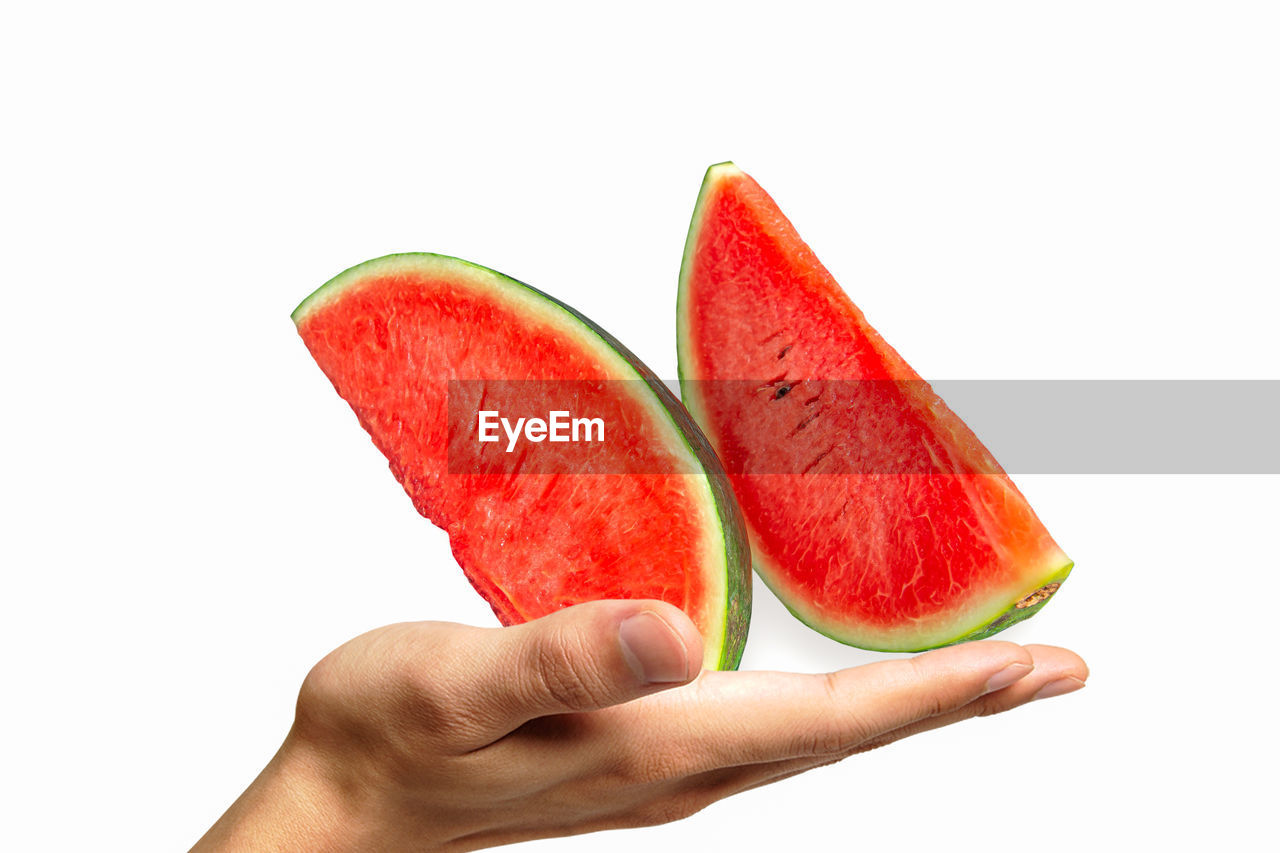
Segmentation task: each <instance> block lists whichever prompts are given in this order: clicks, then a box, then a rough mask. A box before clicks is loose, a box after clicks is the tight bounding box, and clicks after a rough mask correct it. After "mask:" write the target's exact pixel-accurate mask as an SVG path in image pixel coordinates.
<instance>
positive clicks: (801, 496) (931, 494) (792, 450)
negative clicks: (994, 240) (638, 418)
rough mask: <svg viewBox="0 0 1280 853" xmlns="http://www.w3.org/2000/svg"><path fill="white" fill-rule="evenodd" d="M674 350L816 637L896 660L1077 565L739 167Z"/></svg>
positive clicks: (988, 623)
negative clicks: (893, 654)
mask: <svg viewBox="0 0 1280 853" xmlns="http://www.w3.org/2000/svg"><path fill="white" fill-rule="evenodd" d="M678 344H679V355H680V375H681V383H682V397H683V399H684V401H685V404H686V405H687V406H688V407H689V410H690V411H691V412H692V413H693V415H694V417H695V419H696V420H697V421H698V422H699V423H700V424H701V425H702V427H703V429H704V431H705V432H706V434H707V436H708V437H709V438H710V440H711V443H712V445H713V446H714V447H715V449H716V451H717V452H718V453H719V454H720V457H721V459H722V460H723V462H724V464H725V467H726V469H727V470H728V472H729V476H730V480H731V482H732V484H733V488H734V492H735V494H736V495H737V498H738V501H739V503H740V505H741V507H742V511H743V514H744V516H745V518H746V520H747V528H748V531H749V535H750V539H751V544H752V551H753V559H754V562H755V566H756V570H757V571H758V572H759V574H760V575H761V577H762V578H763V579H764V580H765V582H766V583H767V584H768V585H769V587H770V588H771V589H772V590H773V591H774V593H775V594H776V595H777V596H778V597H779V598H780V599H781V600H782V601H783V603H784V604H786V605H787V607H788V608H789V609H790V610H791V611H792V612H793V613H794V614H795V615H796V616H798V617H799V618H800V619H802V620H803V621H804V622H806V623H807V624H809V625H810V626H812V627H814V628H816V629H817V630H819V631H821V632H822V633H824V634H827V635H828V636H831V637H833V638H835V639H837V640H840V641H842V642H845V643H849V644H851V645H856V646H860V647H863V648H869V649H879V650H885V651H913V650H919V649H926V648H933V647H936V646H940V645H946V644H948V643H953V642H958V641H961V640H966V639H974V638H978V637H985V636H990V635H991V634H994V633H996V632H997V631H1000V630H1003V629H1004V628H1006V627H1008V626H1009V625H1012V624H1014V623H1015V622H1018V621H1021V620H1022V619H1025V618H1027V617H1028V616H1030V615H1032V614H1033V613H1035V612H1036V611H1037V610H1038V609H1039V608H1040V607H1042V606H1043V605H1044V603H1045V602H1046V601H1047V600H1048V598H1049V597H1050V596H1051V595H1052V594H1053V593H1054V592H1056V590H1057V589H1058V586H1059V585H1060V584H1061V582H1062V581H1063V579H1065V577H1066V576H1067V574H1068V572H1069V571H1070V569H1071V565H1072V564H1071V561H1070V560H1069V559H1068V558H1067V556H1066V555H1065V554H1064V553H1063V552H1062V550H1061V549H1059V548H1058V546H1057V545H1056V544H1055V543H1054V541H1053V539H1052V538H1051V537H1050V536H1049V534H1048V532H1047V531H1046V530H1045V528H1044V525H1043V524H1041V522H1040V520H1039V519H1038V518H1037V517H1036V515H1035V513H1034V512H1033V511H1032V509H1031V507H1030V506H1029V505H1028V503H1027V501H1026V499H1025V498H1024V497H1023V496H1022V494H1021V493H1020V492H1019V491H1018V489H1017V487H1016V486H1014V484H1013V482H1012V480H1010V478H1009V477H1008V476H1007V475H1006V474H1005V472H1004V471H1003V470H1002V469H1001V468H1000V466H999V464H998V463H997V462H996V461H995V459H994V458H993V457H992V456H991V454H990V453H989V452H988V451H987V450H986V448H985V447H983V445H982V443H981V442H980V441H979V440H978V439H977V438H976V437H975V436H974V434H973V433H972V432H971V431H970V430H969V428H968V427H967V426H966V425H965V424H964V422H963V421H962V420H961V419H960V418H959V417H958V416H956V415H955V414H954V413H953V412H952V411H951V410H950V409H949V408H948V407H947V406H946V404H945V403H944V402H943V401H942V400H941V399H940V398H939V397H938V396H937V395H936V394H934V393H933V391H932V389H931V388H930V386H929V385H928V383H926V382H924V381H923V380H922V379H921V378H920V376H919V375H918V374H917V373H916V372H915V371H914V370H912V369H911V367H910V366H909V365H908V364H907V363H906V361H905V360H903V358H902V357H901V356H900V355H898V353H897V352H895V351H894V350H893V348H892V347H890V346H889V345H888V344H887V343H886V342H885V341H884V339H883V338H881V337H880V335H879V334H877V333H876V331H875V329H873V328H872V327H871V326H870V324H868V323H867V321H866V318H865V317H864V316H863V315H862V312H861V311H859V310H858V308H857V307H856V306H855V305H854V304H853V302H852V301H851V300H850V299H849V297H848V296H847V295H846V294H845V293H844V291H843V290H841V288H840V286H839V285H838V284H837V283H836V281H835V280H834V279H833V278H832V276H831V274H830V273H829V272H827V270H826V269H825V268H824V267H823V266H822V264H821V263H819V261H818V259H817V258H816V257H815V256H814V254H813V252H812V251H811V250H810V249H809V247H808V246H807V245H805V243H804V242H803V241H802V240H801V239H800V236H799V235H798V234H797V233H796V230H795V228H794V227H793V226H792V224H791V223H790V222H789V221H788V220H787V218H786V217H785V216H784V215H783V214H782V212H781V210H779V208H778V206H777V205H776V204H775V203H774V201H773V199H771V198H770V197H769V196H768V194H766V193H765V191H764V190H763V189H762V188H761V187H760V186H759V184H757V183H756V182H755V181H754V180H752V179H751V178H750V177H749V176H748V175H746V174H745V173H743V172H742V171H741V170H739V169H738V168H737V167H735V166H734V165H733V164H731V163H723V164H719V165H716V166H712V167H711V169H709V170H708V172H707V176H706V179H705V181H704V182H703V186H702V192H701V194H700V196H699V199H698V203H697V207H696V209H695V212H694V218H693V223H692V226H691V228H690V232H689V238H688V242H687V244H686V247H685V257H684V263H683V265H682V268H681V279H680V297H679V309H678Z"/></svg>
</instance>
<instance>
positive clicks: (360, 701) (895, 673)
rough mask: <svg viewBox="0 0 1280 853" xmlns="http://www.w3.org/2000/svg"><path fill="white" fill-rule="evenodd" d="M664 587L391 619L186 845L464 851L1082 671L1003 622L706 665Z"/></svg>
mask: <svg viewBox="0 0 1280 853" xmlns="http://www.w3.org/2000/svg"><path fill="white" fill-rule="evenodd" d="M701 660H702V639H701V637H700V636H699V634H698V632H697V629H696V628H695V627H694V626H693V624H692V623H691V622H690V621H689V619H688V618H687V617H686V616H685V615H684V614H683V613H682V612H681V611H680V610H678V609H677V608H674V607H672V606H670V605H667V604H663V603H662V602H655V601H600V602H593V603H590V604H583V605H579V606H577V607H571V608H568V609H566V610H563V611H560V612H558V613H556V614H554V615H551V616H548V617H545V618H543V619H539V620H536V621H533V622H529V623H527V624H524V625H518V626H513V627H509V628H474V627H470V626H466V625H456V624H450V623H441V622H418V623H406V624H400V625H391V626H388V627H385V628H380V629H378V630H375V631H371V632H370V633H368V634H364V635H363V636H360V637H357V638H356V639H354V640H352V641H350V642H348V643H347V644H345V645H343V646H341V647H340V648H338V649H337V650H335V651H334V652H332V653H331V654H329V655H328V656H327V657H325V658H324V659H323V660H322V661H320V663H318V664H317V665H316V666H315V668H313V669H312V671H311V672H310V673H309V674H308V675H307V678H306V680H305V681H304V683H303V685H302V690H301V692H300V694H299V697H298V706H297V715H296V718H295V721H294V725H293V728H292V730H291V731H290V732H289V734H288V736H287V737H286V739H285V741H284V744H283V746H281V748H280V751H279V752H278V753H277V754H276V756H275V757H274V758H273V759H272V760H271V762H270V764H268V765H267V767H266V768H265V769H264V770H263V771H262V773H261V775H259V776H258V778H257V779H256V780H255V781H254V782H253V784H252V785H250V787H249V788H248V790H246V791H245V792H244V794H243V795H242V796H241V797H240V799H238V800H237V801H236V802H235V804H234V805H232V806H231V808H230V809H229V810H228V811H227V813H226V814H225V815H223V816H222V818H221V819H220V820H219V821H218V822H217V823H216V824H215V825H214V826H213V828H212V829H210V830H209V832H208V833H207V834H206V835H205V836H204V838H202V839H201V840H200V841H199V842H198V843H197V844H196V846H195V848H194V849H195V850H197V851H213V850H244V849H253V850H334V851H343V850H391V849H394V850H422V851H427V850H432V851H434V850H447V851H461V850H475V849H478V848H482V847H490V846H494V845H499V844H509V843H512V842H517V841H524V840H528V839H533V838H545V837H550V836H560V835H571V834H576V833H582V832H592V831H595V830H601V829H611V828H618V827H631V826H648V825H653V824H659V823H666V822H668V821H673V820H679V819H680V818H683V817H687V816H688V815H691V814H693V813H694V812H696V811H698V810H700V809H702V808H704V807H706V806H707V805H709V804H710V803H712V802H715V801H716V800H719V799H721V798H723V797H727V796H729V795H731V794H735V793H738V792H740V791H745V790H747V789H749V788H754V787H758V786H760V785H765V784H768V783H770V782H776V781H778V780H779V779H783V778H786V777H788V776H792V775H795V774H797V773H802V772H804V771H805V770H809V769H812V768H814V767H819V766H822V765H825V764H830V763H832V762H835V761H840V760H841V759H844V758H847V757H849V756H851V755H854V754H857V753H859V752H865V751H867V750H869V749H874V748H876V747H879V746H884V745H885V744H888V743H892V742H893V741H895V740H898V739H900V738H903V737H907V736H909V735H912V734H916V733H917V732H922V731H927V730H929V729H935V728H939V727H941V726H945V725H949V724H951V723H955V722H959V721H961V720H966V719H969V718H971V717H978V716H986V715H990V714H996V713H1000V712H1003V711H1007V710H1010V709H1012V708H1016V707H1018V706H1019V705H1023V704H1025V703H1027V702H1029V701H1031V700H1032V699H1036V698H1047V697H1049V696H1056V695H1062V694H1064V693H1068V692H1071V691H1073V690H1078V689H1079V688H1081V687H1083V686H1084V682H1085V679H1086V678H1087V677H1088V669H1087V667H1086V666H1085V664H1084V661H1082V660H1081V659H1080V658H1079V657H1078V656H1076V655H1075V654H1074V653H1072V652H1070V651H1067V650H1066V649H1061V648H1056V647H1053V646H1033V645H1029V646H1019V645H1017V644H1014V643H1007V642H1001V641H995V640H985V641H982V642H973V643H965V644H962V645H959V646H953V647H950V648H945V649H939V650H937V651H932V652H927V653H925V654H922V655H918V656H916V657H913V658H904V659H895V660H886V661H882V662H878V663H873V664H869V665H865V666H859V667H854V668H851V669H845V670H841V671H839V672H834V673H828V674H824V675H800V674H796V673H785V672H711V671H708V672H700V671H699V670H700V666H701V665H700V661H701Z"/></svg>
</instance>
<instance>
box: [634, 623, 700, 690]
mask: <svg viewBox="0 0 1280 853" xmlns="http://www.w3.org/2000/svg"><path fill="white" fill-rule="evenodd" d="M618 640H619V642H620V643H621V644H622V656H623V657H624V658H626V659H627V664H628V665H629V666H630V667H631V669H632V670H633V671H634V672H635V674H636V675H637V676H638V677H639V678H640V680H641V681H645V682H648V683H650V684H668V683H671V682H673V681H688V680H689V653H688V652H687V651H686V649H685V645H684V640H683V639H682V638H681V637H680V635H679V634H677V633H676V629H675V628H672V627H671V626H670V625H669V624H667V621H666V620H665V619H663V618H662V617H661V616H659V615H658V614H657V613H654V612H653V611H652V610H643V611H641V612H639V613H637V614H636V615H634V616H629V617H627V618H626V619H624V620H623V621H622V624H621V625H619V626H618Z"/></svg>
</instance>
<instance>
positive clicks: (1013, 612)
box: [755, 558, 1075, 652]
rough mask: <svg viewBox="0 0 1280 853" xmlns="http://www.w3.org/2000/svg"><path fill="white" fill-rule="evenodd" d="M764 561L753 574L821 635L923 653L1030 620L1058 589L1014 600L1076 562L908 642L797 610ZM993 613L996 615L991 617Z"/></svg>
mask: <svg viewBox="0 0 1280 853" xmlns="http://www.w3.org/2000/svg"><path fill="white" fill-rule="evenodd" d="M763 563H764V561H762V560H760V559H758V558H757V559H756V561H755V571H756V574H758V575H759V576H760V579H761V580H762V581H764V585H765V586H766V587H768V588H769V591H770V592H772V593H773V594H774V596H775V597H776V598H777V599H778V600H779V601H780V602H782V606H783V607H785V608H786V609H787V612H789V613H790V614H791V615H792V616H794V617H795V618H796V619H798V620H800V621H801V622H802V623H804V624H805V625H807V626H808V627H810V628H812V629H813V630H815V631H817V632H818V633H819V634H822V635H823V636H824V637H829V638H831V639H832V640H835V641H836V642H838V643H843V644H844V645H846V646H853V647H854V648H857V649H866V650H867V651H871V652H926V651H929V650H930V649H940V648H944V647H946V646H954V645H956V644H957V643H967V642H969V641H970V640H986V639H990V638H991V637H994V636H995V635H996V634H999V633H1000V632H1001V631H1004V630H1006V629H1007V628H1011V627H1013V626H1014V625H1016V624H1018V623H1019V622H1022V621H1023V620H1025V619H1030V618H1031V617H1032V616H1034V615H1036V614H1037V613H1039V612H1040V608H1042V607H1044V606H1045V605H1046V604H1048V603H1049V601H1050V599H1052V598H1053V597H1054V596H1055V595H1057V590H1055V591H1054V592H1053V593H1051V594H1050V595H1047V596H1045V597H1044V598H1043V599H1041V600H1040V601H1038V602H1036V603H1035V604H1032V605H1031V606H1029V607H1022V608H1020V607H1018V606H1017V602H1019V601H1022V600H1023V599H1024V598H1026V597H1027V596H1029V595H1031V594H1033V593H1035V592H1036V591H1037V590H1040V589H1042V588H1044V587H1046V586H1048V585H1049V584H1053V583H1057V584H1061V583H1062V582H1063V581H1065V580H1066V579H1067V575H1069V574H1071V569H1072V567H1073V566H1074V565H1075V563H1073V562H1070V561H1068V562H1067V563H1066V564H1065V565H1063V566H1061V567H1058V568H1056V569H1055V570H1053V571H1051V572H1050V573H1049V574H1046V575H1044V578H1043V580H1042V581H1041V582H1039V583H1036V584H1035V585H1032V586H1030V587H1029V588H1028V589H1027V590H1026V591H1025V593H1024V594H1022V595H1017V596H1004V597H1001V598H1000V599H999V600H998V603H997V604H996V605H995V606H994V607H988V608H985V609H984V610H982V611H980V612H979V614H978V616H977V618H975V619H974V620H973V621H972V622H971V623H970V626H967V627H964V628H961V629H960V630H959V631H953V632H951V633H950V635H945V634H944V635H941V636H939V635H932V636H928V637H927V638H926V639H924V640H922V641H920V642H916V643H909V642H893V641H885V640H875V639H870V638H868V637H865V636H860V635H858V634H854V633H850V632H849V631H848V626H847V625H840V624H827V623H825V622H823V621H822V620H821V619H820V618H818V617H816V616H812V615H809V614H806V613H803V612H801V611H800V610H797V609H796V608H795V607H794V606H792V604H791V602H790V601H789V599H788V598H787V597H786V596H785V594H784V593H781V592H780V591H779V587H778V584H777V581H776V580H775V579H774V572H776V570H775V569H772V568H771V567H768V566H766V565H763ZM992 613H994V614H995V615H994V616H992Z"/></svg>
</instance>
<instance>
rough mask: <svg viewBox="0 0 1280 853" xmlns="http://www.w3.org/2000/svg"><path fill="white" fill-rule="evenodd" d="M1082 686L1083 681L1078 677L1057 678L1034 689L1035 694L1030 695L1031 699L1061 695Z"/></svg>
mask: <svg viewBox="0 0 1280 853" xmlns="http://www.w3.org/2000/svg"><path fill="white" fill-rule="evenodd" d="M1081 687H1084V682H1083V681H1081V680H1080V679H1078V678H1071V677H1070V676H1068V677H1066V678H1059V679H1058V680H1057V681H1050V682H1049V683H1048V684H1046V685H1045V686H1044V687H1041V688H1040V689H1039V690H1037V691H1036V695H1034V696H1032V697H1031V699H1032V701H1035V700H1036V699H1048V698H1050V697H1052V696H1061V695H1062V694H1064V693H1073V692H1075V691H1076V690H1079V689H1080V688H1081Z"/></svg>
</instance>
